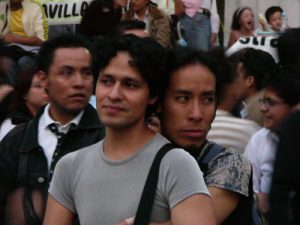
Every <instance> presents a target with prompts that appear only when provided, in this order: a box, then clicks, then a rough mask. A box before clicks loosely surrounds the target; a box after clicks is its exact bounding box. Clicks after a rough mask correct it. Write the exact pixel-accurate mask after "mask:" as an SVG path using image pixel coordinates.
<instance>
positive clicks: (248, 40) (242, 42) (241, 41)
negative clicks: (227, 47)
mask: <svg viewBox="0 0 300 225" xmlns="http://www.w3.org/2000/svg"><path fill="white" fill-rule="evenodd" d="M249 42H250V38H249V37H248V38H241V39H240V43H241V44H244V45H246V44H248V43H249Z"/></svg>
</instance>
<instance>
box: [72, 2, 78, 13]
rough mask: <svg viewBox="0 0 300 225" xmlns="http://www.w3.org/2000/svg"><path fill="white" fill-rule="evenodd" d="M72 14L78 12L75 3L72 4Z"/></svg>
mask: <svg viewBox="0 0 300 225" xmlns="http://www.w3.org/2000/svg"><path fill="white" fill-rule="evenodd" d="M72 16H79V14H78V13H76V3H75V4H73V8H72Z"/></svg>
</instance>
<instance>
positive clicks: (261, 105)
mask: <svg viewBox="0 0 300 225" xmlns="http://www.w3.org/2000/svg"><path fill="white" fill-rule="evenodd" d="M259 109H260V111H261V112H262V113H265V112H267V111H268V109H269V107H268V106H267V105H266V104H260V107H259Z"/></svg>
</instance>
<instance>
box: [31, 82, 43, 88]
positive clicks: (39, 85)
mask: <svg viewBox="0 0 300 225" xmlns="http://www.w3.org/2000/svg"><path fill="white" fill-rule="evenodd" d="M31 87H34V88H42V85H41V84H40V83H33V84H32V85H31Z"/></svg>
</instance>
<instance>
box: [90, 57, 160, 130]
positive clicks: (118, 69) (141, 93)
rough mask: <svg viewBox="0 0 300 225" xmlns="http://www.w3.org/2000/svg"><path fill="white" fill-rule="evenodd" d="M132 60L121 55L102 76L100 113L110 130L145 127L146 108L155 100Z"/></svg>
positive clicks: (106, 68)
mask: <svg viewBox="0 0 300 225" xmlns="http://www.w3.org/2000/svg"><path fill="white" fill-rule="evenodd" d="M130 61H131V57H130V55H129V54H128V53H127V52H119V53H117V55H116V56H115V57H114V58H112V59H111V60H110V62H109V64H108V65H107V66H106V67H105V68H104V70H102V71H100V74H99V79H98V81H97V86H96V98H97V111H98V114H99V116H100V119H101V121H102V123H103V124H104V125H105V126H107V127H109V128H117V129H119V130H120V129H124V128H125V129H126V130H128V129H129V128H132V127H136V126H144V119H145V112H146V108H147V106H148V104H153V103H154V102H155V100H156V99H154V98H153V99H151V98H150V97H149V88H148V85H147V83H146V81H145V80H144V79H143V78H142V76H141V75H140V73H139V72H138V71H137V70H136V69H134V68H133V67H132V66H130V65H129V62H130Z"/></svg>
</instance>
